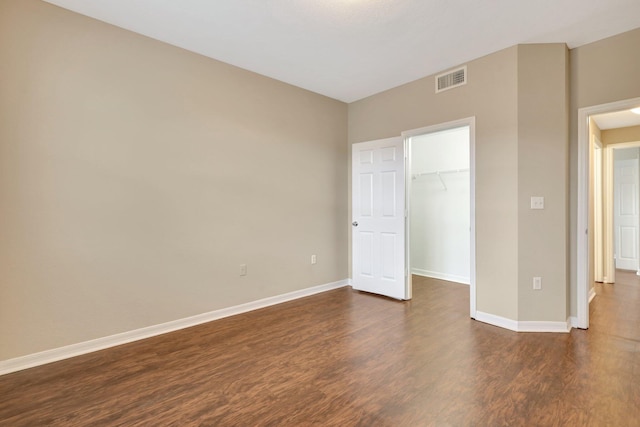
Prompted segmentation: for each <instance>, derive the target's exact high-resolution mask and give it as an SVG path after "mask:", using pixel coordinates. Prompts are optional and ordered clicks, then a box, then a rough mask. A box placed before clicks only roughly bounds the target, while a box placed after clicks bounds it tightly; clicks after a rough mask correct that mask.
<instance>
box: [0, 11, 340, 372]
mask: <svg viewBox="0 0 640 427" xmlns="http://www.w3.org/2000/svg"><path fill="white" fill-rule="evenodd" d="M0 76H1V78H0V94H1V96H0V217H1V218H2V220H1V221H0V235H1V236H2V238H1V239H0V360H5V359H9V358H13V357H17V356H22V355H26V354H30V353H34V352H38V351H42V350H47V349H52V348H56V347H60V346H64V345H67V344H73V343H77V342H81V341H85V340H90V339H94V338H98V337H104V336H108V335H111V334H115V333H119V332H123V331H129V330H133V329H136V328H141V327H145V326H149V325H154V324H159V323H162V322H167V321H171V320H175V319H179V318H184V317H187V316H191V315H195V314H199V313H203V312H207V311H211V310H215V309H219V308H223V307H229V306H233V305H236V304H240V303H245V302H248V301H253V300H257V299H260V298H264V297H269V296H273V295H278V294H282V293H286V292H290V291H294V290H299V289H303V288H307V287H311V286H314V285H319V284H325V283H329V282H333V281H337V280H341V279H346V278H347V277H348V272H347V260H348V257H347V238H346V232H345V226H344V224H345V222H346V220H347V181H346V177H347V144H346V139H347V106H346V105H345V104H343V103H341V102H338V101H335V100H331V99H329V98H325V97H322V96H319V95H316V94H313V93H310V92H307V91H304V90H301V89H298V88H295V87H292V86H289V85H286V84H283V83H280V82H277V81H274V80H271V79H268V78H265V77H262V76H259V75H256V74H253V73H250V72H246V71H243V70H240V69H237V68H234V67H232V66H229V65H225V64H222V63H220V62H217V61H214V60H211V59H207V58H204V57H202V56H198V55H195V54H192V53H189V52H187V51H184V50H180V49H178V48H175V47H171V46H169V45H166V44H163V43H160V42H157V41H153V40H151V39H148V38H145V37H142V36H139V35H135V34H133V33H130V32H127V31H124V30H121V29H118V28H115V27H112V26H109V25H106V24H103V23H100V22H98V21H94V20H92V19H89V18H86V17H83V16H80V15H77V14H74V13H71V12H68V11H65V10H63V9H59V8H56V7H54V6H51V5H49V4H47V3H44V2H40V1H36V0H3V1H2V2H0ZM311 254H317V256H318V264H316V265H315V266H311V265H310V255H311ZM241 263H247V264H248V271H249V274H248V275H247V276H246V277H239V265H240V264H241Z"/></svg>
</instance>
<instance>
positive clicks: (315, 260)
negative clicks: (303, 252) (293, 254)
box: [311, 255, 318, 264]
mask: <svg viewBox="0 0 640 427" xmlns="http://www.w3.org/2000/svg"><path fill="white" fill-rule="evenodd" d="M316 262H318V259H317V258H316V256H315V255H311V264H315V263H316Z"/></svg>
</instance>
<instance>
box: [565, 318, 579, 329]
mask: <svg viewBox="0 0 640 427" xmlns="http://www.w3.org/2000/svg"><path fill="white" fill-rule="evenodd" d="M567 324H569V325H571V327H572V328H577V327H578V318H577V317H576V316H571V317H569V318H568V319H567Z"/></svg>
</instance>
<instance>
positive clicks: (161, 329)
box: [0, 279, 349, 375]
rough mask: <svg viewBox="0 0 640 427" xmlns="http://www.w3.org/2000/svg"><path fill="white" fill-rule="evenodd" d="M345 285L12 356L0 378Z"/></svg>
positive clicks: (335, 284) (1, 369) (330, 285)
mask: <svg viewBox="0 0 640 427" xmlns="http://www.w3.org/2000/svg"><path fill="white" fill-rule="evenodd" d="M348 285H349V280H348V279H345V280H340V281H337V282H333V283H327V284H324V285H319V286H313V287H311V288H306V289H301V290H298V291H293V292H289V293H286V294H282V295H276V296H273V297H269V298H263V299H260V300H257V301H252V302H248V303H245V304H240V305H236V306H233V307H228V308H222V309H220V310H214V311H210V312H208V313H202V314H197V315H195V316H191V317H186V318H184V319H178V320H173V321H171V322H166V323H161V324H159V325H153V326H148V327H146V328H140V329H135V330H133V331H127V332H122V333H120V334H115V335H111V336H108V337H102V338H97V339H94V340H90V341H84V342H80V343H77V344H71V345H67V346H64V347H59V348H54V349H52V350H46V351H42V352H39V353H34V354H28V355H26V356H21V357H16V358H14V359H8V360H2V361H0V375H4V374H9V373H11V372H16V371H20V370H23V369H28V368H32V367H34V366H40V365H44V364H47V363H51V362H57V361H59V360H63V359H69V358H71V357H75V356H80V355H82V354H87V353H91V352H94V351H98V350H104V349H105V348H109V347H115V346H117V345H122V344H127V343H130V342H133V341H138V340H142V339H145V338H150V337H154V336H156V335H162V334H166V333H168V332H174V331H177V330H180V329H185V328H189V327H191V326H196V325H200V324H202V323H207V322H211V321H213V320H218V319H222V318H224V317H230V316H235V315H236V314H242V313H246V312H248V311H253V310H257V309H260V308H265V307H269V306H272V305H276V304H281V303H283V302H287V301H291V300H295V299H298V298H304V297H307V296H310V295H315V294H318V293H321V292H326V291H330V290H333V289H338V288H342V287H345V286H348Z"/></svg>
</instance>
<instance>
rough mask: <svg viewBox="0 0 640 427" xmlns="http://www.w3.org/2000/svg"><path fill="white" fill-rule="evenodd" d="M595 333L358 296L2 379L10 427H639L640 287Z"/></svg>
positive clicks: (453, 298) (426, 282)
mask: <svg viewBox="0 0 640 427" xmlns="http://www.w3.org/2000/svg"><path fill="white" fill-rule="evenodd" d="M617 278H618V280H619V282H618V283H617V284H615V285H601V284H598V285H597V293H598V297H597V298H596V299H595V300H594V301H593V303H592V304H591V329H589V330H588V331H582V330H573V331H572V332H571V333H570V334H536V333H515V332H510V331H506V330H503V329H500V328H497V327H493V326H490V325H486V324H483V323H480V322H475V321H473V320H470V319H469V317H468V311H469V309H468V307H469V291H468V287H467V286H465V285H457V284H452V283H447V282H442V281H438V280H433V279H424V278H420V277H416V279H415V282H414V300H412V301H410V302H398V301H393V300H389V299H385V298H382V297H377V296H373V295H368V294H364V293H358V292H355V291H352V290H351V289H350V288H343V289H338V290H335V291H330V292H326V293H324V294H319V295H315V296H312V297H308V298H304V299H300V300H296V301H292V302H288V303H285V304H281V305H278V306H274V307H269V308H266V309H262V310H258V311H254V312H250V313H246V314H243V315H239V316H235V317H231V318H227V319H222V320H219V321H215V322H212V323H209V324H205V325H201V326H197V327H193V328H190V329H186V330H182V331H178V332H174V333H171V334H166V335H163V336H159V337H155V338H151V339H148V340H144V341H139V342H136V343H131V344H127V345H123V346H120V347H116V348H112V349H108V350H104V351H100V352H96V353H92V354H89V355H85V356H80V357H76V358H73V359H69V360H65V361H61V362H57V363H53V364H49V365H45V366H41V367H37V368H32V369H29V370H25V371H21V372H16V373H13V374H9V375H5V376H2V377H0V425H1V426H12V427H14V426H16V427H17V426H48V425H55V426H308V425H319V426H638V425H640V279H639V278H638V277H637V276H635V274H630V273H624V272H618V277H617Z"/></svg>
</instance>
